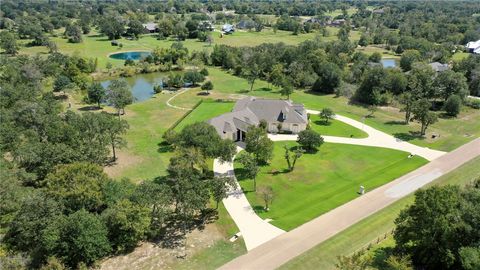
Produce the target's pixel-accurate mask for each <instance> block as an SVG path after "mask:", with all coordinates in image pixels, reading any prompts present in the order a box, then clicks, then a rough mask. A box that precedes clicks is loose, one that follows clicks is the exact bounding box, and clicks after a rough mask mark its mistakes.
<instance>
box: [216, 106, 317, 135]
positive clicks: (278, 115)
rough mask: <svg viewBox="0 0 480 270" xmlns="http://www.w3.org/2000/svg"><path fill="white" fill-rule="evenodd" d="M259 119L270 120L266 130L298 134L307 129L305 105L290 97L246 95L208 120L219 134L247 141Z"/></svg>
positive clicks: (267, 121)
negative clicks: (284, 98)
mask: <svg viewBox="0 0 480 270" xmlns="http://www.w3.org/2000/svg"><path fill="white" fill-rule="evenodd" d="M260 121H265V122H266V123H267V131H268V132H272V133H276V132H279V131H283V132H288V133H294V134H296V133H299V132H300V131H302V130H305V129H306V128H307V124H308V118H307V111H306V110H305V107H304V106H303V104H296V103H292V101H291V100H280V99H262V98H255V97H246V98H243V99H241V100H239V101H237V103H236V104H235V107H234V108H233V110H232V112H229V113H225V114H222V115H220V116H217V117H215V118H212V119H210V120H208V123H209V124H210V125H212V126H213V127H215V129H216V130H217V132H218V134H219V135H220V137H222V138H223V139H232V140H234V141H244V140H245V134H246V133H247V131H248V128H249V127H251V126H258V125H259V124H260Z"/></svg>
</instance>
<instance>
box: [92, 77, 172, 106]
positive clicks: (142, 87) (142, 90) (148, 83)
mask: <svg viewBox="0 0 480 270" xmlns="http://www.w3.org/2000/svg"><path fill="white" fill-rule="evenodd" d="M167 77H168V73H160V72H156V73H149V74H138V75H135V76H133V77H128V78H123V80H125V81H126V82H127V84H128V86H129V87H130V90H131V91H132V95H133V97H134V98H135V102H140V101H144V100H147V99H149V98H150V97H152V96H153V95H154V94H155V92H154V91H153V87H154V86H155V85H162V84H163V82H164V81H165V80H166V78H167ZM100 84H101V85H102V86H103V87H105V88H107V87H108V86H109V85H110V80H108V81H102V82H100Z"/></svg>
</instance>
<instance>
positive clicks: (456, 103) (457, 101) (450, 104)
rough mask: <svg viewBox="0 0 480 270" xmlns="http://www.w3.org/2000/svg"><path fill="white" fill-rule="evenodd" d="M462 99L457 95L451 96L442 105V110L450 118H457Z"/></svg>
mask: <svg viewBox="0 0 480 270" xmlns="http://www.w3.org/2000/svg"><path fill="white" fill-rule="evenodd" d="M461 106H462V99H461V98H460V97H459V96H457V95H451V96H450V97H448V99H447V101H446V102H445V104H444V105H443V109H444V110H445V112H446V113H447V114H448V115H450V116H455V117H456V116H457V115H458V114H459V113H460V108H461Z"/></svg>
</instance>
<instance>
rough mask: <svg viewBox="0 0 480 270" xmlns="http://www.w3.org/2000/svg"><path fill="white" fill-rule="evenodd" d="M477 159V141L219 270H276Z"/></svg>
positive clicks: (478, 142)
mask: <svg viewBox="0 0 480 270" xmlns="http://www.w3.org/2000/svg"><path fill="white" fill-rule="evenodd" d="M477 156H480V138H477V139H475V140H474V141H472V142H470V143H467V144H465V145H463V146H461V147H459V148H457V149H456V150H454V151H452V152H450V153H447V154H445V155H443V156H441V157H439V158H437V159H435V160H433V161H432V162H430V163H428V164H426V165H424V166H422V167H420V168H418V169H417V170H415V171H412V172H410V173H408V174H406V175H404V176H402V177H400V178H398V179H396V180H394V181H392V182H390V183H388V184H385V185H383V186H381V187H379V188H377V189H375V190H372V191H370V192H367V193H366V194H365V195H363V196H360V197H358V198H357V199H355V200H352V201H350V202H348V203H346V204H344V205H342V206H340V207H338V208H335V209H333V210H332V211H330V212H328V213H325V214H324V215H321V216H319V217H318V218H315V219H314V220H312V221H310V222H307V223H305V224H303V225H302V226H300V227H298V228H296V229H294V230H292V231H289V232H287V233H284V234H282V235H280V236H278V237H276V238H274V239H272V240H270V241H268V242H266V243H264V244H262V245H260V246H258V247H256V248H254V249H252V250H250V251H249V252H248V253H247V254H245V255H243V256H240V257H238V258H236V259H234V260H232V261H230V262H229V263H227V264H225V265H224V266H222V267H221V268H220V269H235V270H238V269H262V270H263V269H275V268H278V267H279V266H281V265H282V264H284V263H286V262H288V261H289V260H291V259H293V258H295V257H296V256H298V255H300V254H302V253H304V252H305V251H307V250H309V249H311V248H313V247H315V246H316V245H318V244H320V243H322V242H323V241H325V240H327V239H328V238H330V237H332V236H334V235H335V234H337V233H339V232H341V231H343V230H345V229H346V228H348V227H350V226H352V225H353V224H355V223H357V222H359V221H360V220H362V219H364V218H366V217H368V216H369V215H371V214H373V213H375V212H377V211H379V210H381V209H383V208H385V207H387V206H388V205H390V204H392V203H393V202H395V201H397V200H399V199H400V198H402V197H404V196H406V195H408V194H410V193H412V192H414V191H415V190H417V189H418V188H420V187H422V186H424V185H426V184H428V183H430V182H432V181H434V180H435V179H437V178H438V177H440V176H442V175H444V174H446V173H448V172H450V171H452V170H454V169H456V168H458V167H459V166H461V165H462V164H464V163H466V162H468V161H470V160H471V159H473V158H475V157H477Z"/></svg>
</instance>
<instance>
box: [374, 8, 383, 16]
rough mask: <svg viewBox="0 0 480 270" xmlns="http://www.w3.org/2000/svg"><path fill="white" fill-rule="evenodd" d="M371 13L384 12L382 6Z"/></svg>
mask: <svg viewBox="0 0 480 270" xmlns="http://www.w3.org/2000/svg"><path fill="white" fill-rule="evenodd" d="M372 13H373V14H379V15H382V14H384V13H385V10H384V9H383V8H379V9H375V10H373V11H372Z"/></svg>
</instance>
